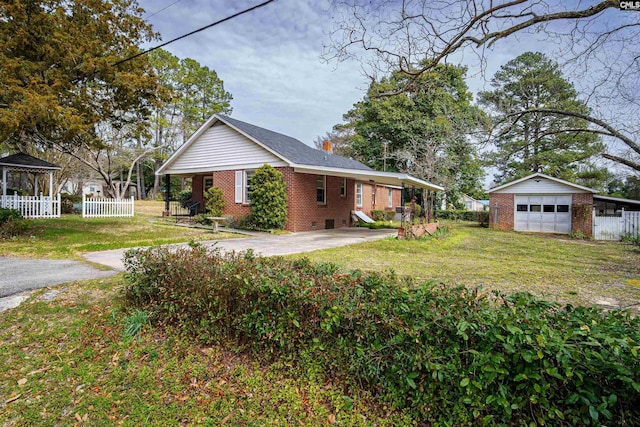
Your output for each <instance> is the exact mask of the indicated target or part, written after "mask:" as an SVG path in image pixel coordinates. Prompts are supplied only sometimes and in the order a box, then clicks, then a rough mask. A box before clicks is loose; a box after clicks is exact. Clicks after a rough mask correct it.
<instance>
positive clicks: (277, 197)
mask: <svg viewBox="0 0 640 427" xmlns="http://www.w3.org/2000/svg"><path fill="white" fill-rule="evenodd" d="M249 198H250V199H251V218H252V221H253V223H254V224H255V226H256V227H257V228H259V229H264V230H268V229H272V228H275V229H282V228H284V226H285V224H286V223H287V185H286V184H285V182H284V177H283V175H282V172H280V171H279V170H277V169H276V168H274V167H273V166H270V165H267V164H265V165H264V166H261V167H259V168H258V169H256V172H255V174H254V175H253V176H252V177H251V189H250V194H249Z"/></svg>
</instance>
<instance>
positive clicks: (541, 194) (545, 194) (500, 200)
mask: <svg viewBox="0 0 640 427" xmlns="http://www.w3.org/2000/svg"><path fill="white" fill-rule="evenodd" d="M597 192H598V191H597V190H594V189H592V188H587V187H582V186H580V185H577V184H574V183H571V182H568V181H564V180H562V179H558V178H554V177H552V176H548V175H544V174H542V173H535V174H533V175H529V176H527V177H524V178H522V179H518V180H516V181H513V182H510V183H508V184H504V185H501V186H499V187H495V188H492V189H491V190H489V191H488V193H489V204H490V210H489V226H490V227H492V228H499V229H503V230H515V231H533V232H543V233H571V232H574V233H575V232H582V233H584V234H586V235H588V236H590V235H591V234H592V216H591V211H592V208H593V195H594V194H595V193H597Z"/></svg>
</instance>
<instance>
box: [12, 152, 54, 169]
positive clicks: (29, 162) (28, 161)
mask: <svg viewBox="0 0 640 427" xmlns="http://www.w3.org/2000/svg"><path fill="white" fill-rule="evenodd" d="M0 165H6V166H24V167H29V168H43V169H60V166H57V165H54V164H53V163H49V162H46V161H44V160H40V159H38V158H36V157H33V156H30V155H28V154H25V153H17V154H12V155H11V156H7V157H2V158H0Z"/></svg>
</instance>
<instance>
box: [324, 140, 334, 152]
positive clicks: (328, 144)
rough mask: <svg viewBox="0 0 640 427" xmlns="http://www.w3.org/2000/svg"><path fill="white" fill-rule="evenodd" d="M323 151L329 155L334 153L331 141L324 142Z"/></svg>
mask: <svg viewBox="0 0 640 427" xmlns="http://www.w3.org/2000/svg"><path fill="white" fill-rule="evenodd" d="M322 150H324V151H326V152H327V153H331V152H333V151H332V149H331V141H322Z"/></svg>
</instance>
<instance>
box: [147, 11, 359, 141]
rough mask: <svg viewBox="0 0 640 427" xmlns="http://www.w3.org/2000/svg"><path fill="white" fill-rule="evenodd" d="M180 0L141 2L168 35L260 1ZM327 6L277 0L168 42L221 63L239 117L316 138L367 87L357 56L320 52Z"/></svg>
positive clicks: (180, 52) (175, 49)
mask: <svg viewBox="0 0 640 427" xmlns="http://www.w3.org/2000/svg"><path fill="white" fill-rule="evenodd" d="M174 2H175V0H140V1H139V3H140V6H141V7H143V8H144V9H145V11H146V13H145V14H144V15H143V16H147V18H146V19H147V21H148V22H150V23H151V24H152V25H153V28H154V30H155V31H156V32H158V33H160V36H161V37H162V39H163V41H168V40H170V39H172V38H174V37H177V36H180V35H182V34H185V33H188V32H190V31H192V30H195V29H197V28H200V27H202V26H205V25H207V24H210V23H212V22H214V21H217V20H219V19H221V18H224V17H227V16H229V15H232V14H233V13H236V12H239V11H241V10H244V9H246V8H248V7H251V6H253V5H255V4H258V3H260V2H261V1H260V0H179V1H178V2H177V3H175V4H173V5H171V4H172V3H174ZM169 5H171V6H170V7H168V8H167V9H166V10H163V11H160V10H161V9H163V8H164V7H166V6H169ZM328 7H329V5H328V2H325V1H323V0H278V1H276V2H273V3H271V4H269V5H267V6H265V7H263V8H260V9H257V10H255V11H253V12H250V13H248V14H245V15H242V16H240V17H238V18H235V19H233V20H231V21H228V22H225V23H223V24H220V25H218V26H215V27H212V28H210V29H207V30H205V31H203V32H201V33H198V34H195V35H193V36H190V37H188V38H186V39H183V40H180V41H177V42H175V43H173V44H170V45H169V46H167V47H166V48H165V49H166V50H168V51H169V52H171V53H172V54H174V55H176V56H178V57H179V58H186V57H189V58H193V59H195V60H196V61H198V62H199V63H200V64H202V65H206V66H208V67H209V68H211V69H213V70H215V71H216V72H217V73H218V76H219V77H220V78H221V79H222V80H223V81H224V86H225V89H226V90H227V91H228V92H230V93H231V94H232V95H233V101H232V102H231V106H232V107H233V113H232V116H233V117H235V118H237V119H239V120H243V121H247V122H249V123H252V124H255V125H258V126H262V127H265V128H268V129H271V130H274V131H277V132H281V133H284V134H286V135H290V136H293V137H295V138H298V139H300V140H301V141H303V142H305V143H307V144H309V145H312V143H313V140H314V139H315V138H316V137H318V136H321V135H324V134H325V133H326V132H328V131H330V130H331V128H332V127H333V125H335V124H337V123H340V122H341V121H342V115H343V114H344V113H346V112H347V111H348V110H349V109H350V108H351V106H352V105H353V104H354V103H355V102H357V101H358V100H360V99H361V98H362V97H363V95H364V93H365V90H366V87H367V80H366V79H365V77H364V76H363V74H362V72H361V68H360V65H359V64H358V63H356V62H351V63H341V64H339V65H337V64H335V63H333V64H327V63H324V62H322V61H321V59H320V54H321V52H322V46H323V41H324V40H325V31H327V30H328V28H329V26H330V24H331V16H330V15H329V13H328ZM158 11H160V12H158ZM156 12H157V13H156ZM154 13H155V14H154Z"/></svg>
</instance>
